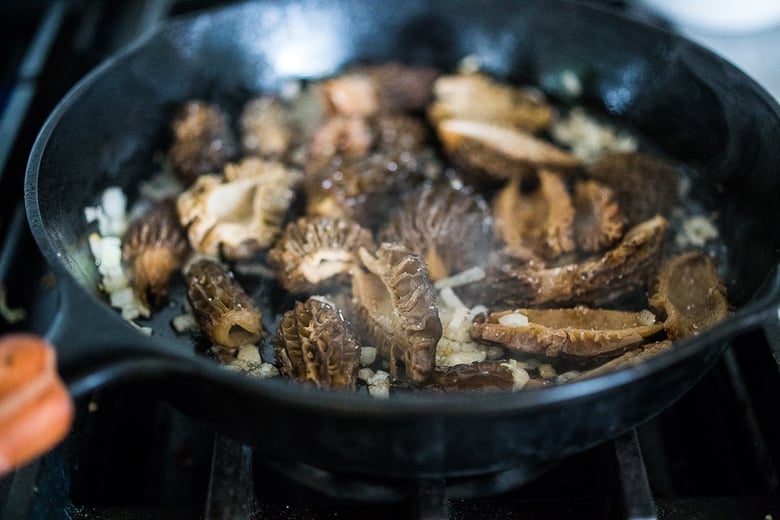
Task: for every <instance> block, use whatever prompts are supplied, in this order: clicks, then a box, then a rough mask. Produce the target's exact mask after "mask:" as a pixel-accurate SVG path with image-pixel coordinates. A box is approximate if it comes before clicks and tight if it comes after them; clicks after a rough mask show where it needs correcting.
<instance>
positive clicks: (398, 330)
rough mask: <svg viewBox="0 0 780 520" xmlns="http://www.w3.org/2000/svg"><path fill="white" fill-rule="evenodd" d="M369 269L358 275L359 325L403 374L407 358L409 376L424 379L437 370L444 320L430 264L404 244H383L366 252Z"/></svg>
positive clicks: (354, 284)
mask: <svg viewBox="0 0 780 520" xmlns="http://www.w3.org/2000/svg"><path fill="white" fill-rule="evenodd" d="M360 257H361V260H362V261H363V265H364V269H360V270H358V271H357V272H356V273H355V274H354V276H353V277H352V295H353V299H354V303H355V307H356V309H357V314H358V318H357V319H356V320H355V326H356V327H358V329H359V330H358V332H359V334H360V336H361V337H362V338H364V339H365V341H366V342H367V343H369V344H371V345H374V346H376V347H377V350H378V352H379V354H380V355H381V356H383V357H385V358H386V359H389V360H390V372H391V374H392V375H393V376H395V375H396V374H397V362H398V361H403V363H404V366H405V370H406V375H407V376H408V377H409V378H410V379H411V380H412V381H414V382H416V383H421V382H423V381H425V380H426V379H428V378H429V377H430V375H431V373H432V372H433V367H434V361H435V354H436V344H437V343H438V342H439V338H441V333H442V329H441V321H440V320H439V313H438V310H437V308H436V290H435V289H434V287H433V284H431V281H430V279H429V278H428V272H427V270H426V268H425V263H424V262H423V260H422V258H421V257H420V256H418V255H415V254H413V253H412V252H411V251H410V250H409V249H407V248H405V247H404V246H402V245H400V244H390V243H385V244H382V245H381V246H380V247H379V249H378V250H377V253H376V256H374V255H372V254H371V253H369V252H368V251H366V250H365V249H361V250H360Z"/></svg>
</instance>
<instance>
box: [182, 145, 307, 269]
mask: <svg viewBox="0 0 780 520" xmlns="http://www.w3.org/2000/svg"><path fill="white" fill-rule="evenodd" d="M301 178H302V174H301V172H300V171H298V170H295V169H292V168H288V167H286V166H284V165H283V164H281V163H278V162H270V161H262V160H260V159H258V158H256V157H252V158H248V159H244V160H243V161H242V162H240V163H238V164H228V165H227V166H226V167H225V178H224V179H222V178H221V177H218V176H216V175H202V176H201V177H199V178H198V180H197V182H196V183H195V184H194V185H193V186H192V187H191V188H190V189H189V190H187V191H186V192H184V193H182V194H181V195H180V196H179V198H178V200H177V209H178V212H179V219H180V221H181V223H182V225H183V226H185V227H186V228H187V235H188V237H189V241H190V244H191V245H192V247H193V248H194V249H196V250H198V251H199V252H201V253H203V254H204V255H208V256H212V257H218V256H219V255H220V253H221V254H222V255H224V256H225V257H227V258H230V259H239V258H248V257H251V256H252V255H254V254H256V253H257V252H259V251H261V250H263V249H266V248H268V247H269V246H270V245H271V244H272V243H273V241H274V239H276V237H277V236H278V235H279V234H280V233H281V225H282V222H283V219H284V215H285V213H286V212H287V209H288V207H289V206H290V204H291V202H292V200H293V197H294V195H295V192H294V191H293V190H294V187H295V185H296V184H297V183H298V182H299V181H300V180H301Z"/></svg>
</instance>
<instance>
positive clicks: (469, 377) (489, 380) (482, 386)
mask: <svg viewBox="0 0 780 520" xmlns="http://www.w3.org/2000/svg"><path fill="white" fill-rule="evenodd" d="M529 380H530V376H529V375H528V372H527V371H526V370H525V369H523V368H521V367H519V366H517V363H515V362H513V361H512V360H494V361H477V362H474V363H468V364H464V365H455V366H451V367H436V370H434V372H433V376H432V377H431V382H430V387H431V388H433V389H436V390H441V391H455V390H459V391H468V390H471V391H473V390H479V391H482V392H495V391H508V390H522V389H523V387H524V386H525V385H526V384H527V383H528V381H529Z"/></svg>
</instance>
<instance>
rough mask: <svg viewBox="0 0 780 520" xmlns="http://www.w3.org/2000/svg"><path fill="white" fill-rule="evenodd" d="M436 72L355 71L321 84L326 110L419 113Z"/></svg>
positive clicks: (393, 67)
mask: <svg viewBox="0 0 780 520" xmlns="http://www.w3.org/2000/svg"><path fill="white" fill-rule="evenodd" d="M438 75H439V72H438V71H437V70H436V69H433V68H428V67H413V66H408V65H402V64H399V63H386V64H382V65H372V66H364V67H360V68H357V69H355V70H353V71H350V72H347V73H345V74H342V75H340V76H337V77H335V78H331V79H328V80H325V81H323V82H322V84H321V89H322V92H323V94H324V97H325V100H326V104H327V106H328V108H329V109H330V110H331V111H333V112H336V113H339V114H343V115H350V116H355V115H360V116H372V115H375V114H377V113H380V112H406V111H415V110H422V109H423V108H425V105H426V104H427V103H428V101H429V100H430V99H431V97H432V85H433V82H434V81H435V80H436V77H437V76H438Z"/></svg>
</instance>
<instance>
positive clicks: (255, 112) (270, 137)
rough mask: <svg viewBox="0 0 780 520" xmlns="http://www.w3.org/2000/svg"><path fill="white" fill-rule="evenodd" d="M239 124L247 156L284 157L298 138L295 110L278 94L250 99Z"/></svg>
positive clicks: (242, 143)
mask: <svg viewBox="0 0 780 520" xmlns="http://www.w3.org/2000/svg"><path fill="white" fill-rule="evenodd" d="M239 123H240V124H241V145H242V148H243V150H244V153H246V154H247V155H257V156H260V157H263V158H267V159H282V158H284V157H286V156H287V154H288V152H289V151H290V149H291V148H292V147H293V146H294V145H295V143H296V141H297V139H298V136H297V128H296V125H295V119H294V117H293V114H292V112H291V111H290V110H289V109H288V108H287V106H285V103H284V101H283V100H282V99H281V98H279V97H276V96H260V97H256V98H253V99H250V100H249V101H248V102H247V103H246V104H245V105H244V108H243V110H242V112H241V117H240V119H239Z"/></svg>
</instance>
